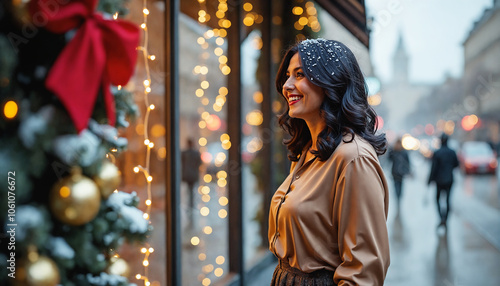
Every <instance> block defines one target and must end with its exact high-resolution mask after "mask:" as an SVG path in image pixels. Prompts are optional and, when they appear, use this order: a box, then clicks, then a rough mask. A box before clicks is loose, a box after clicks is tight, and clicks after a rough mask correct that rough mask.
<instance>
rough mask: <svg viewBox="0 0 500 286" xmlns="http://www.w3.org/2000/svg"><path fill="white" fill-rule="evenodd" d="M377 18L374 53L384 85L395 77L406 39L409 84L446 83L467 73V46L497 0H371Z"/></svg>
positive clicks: (368, 1) (372, 44)
mask: <svg viewBox="0 0 500 286" xmlns="http://www.w3.org/2000/svg"><path fill="white" fill-rule="evenodd" d="M365 4H366V7H367V12H368V16H371V17H373V18H374V24H373V26H372V29H373V32H372V34H371V40H370V53H371V56H372V63H373V66H374V71H375V73H376V75H377V76H379V77H380V78H381V79H382V81H387V80H389V79H390V78H391V76H392V55H393V53H394V49H395V48H396V44H397V40H398V37H399V36H398V35H399V33H402V35H403V39H404V43H405V45H406V48H407V51H408V53H409V55H410V63H409V65H410V73H409V76H410V81H411V82H416V83H437V82H441V81H442V80H443V79H444V78H445V75H446V74H447V73H448V74H451V75H452V76H454V77H458V76H460V75H461V74H462V70H463V48H462V43H463V42H464V40H465V39H466V37H467V35H468V34H469V32H470V30H471V29H472V27H473V24H474V22H475V21H476V20H478V19H479V18H480V17H481V15H482V14H483V11H484V9H485V8H489V7H492V5H493V0H366V1H365Z"/></svg>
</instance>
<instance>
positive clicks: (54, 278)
mask: <svg viewBox="0 0 500 286" xmlns="http://www.w3.org/2000/svg"><path fill="white" fill-rule="evenodd" d="M16 279H18V282H20V283H18V284H17V285H30V286H31V285H32V286H55V285H58V284H59V282H60V280H61V278H60V275H59V269H58V268H57V265H56V264H55V262H54V261H53V260H52V259H50V258H48V257H46V256H39V255H38V253H37V252H30V254H29V255H28V260H27V261H26V262H25V263H21V265H20V266H19V269H18V275H17V277H16Z"/></svg>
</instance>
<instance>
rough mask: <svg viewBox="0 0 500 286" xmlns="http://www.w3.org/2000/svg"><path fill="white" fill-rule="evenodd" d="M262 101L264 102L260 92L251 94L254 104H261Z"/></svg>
mask: <svg viewBox="0 0 500 286" xmlns="http://www.w3.org/2000/svg"><path fill="white" fill-rule="evenodd" d="M263 100H264V95H263V94H262V92H260V91H256V92H255V93H254V94H253V101H255V103H262V101H263Z"/></svg>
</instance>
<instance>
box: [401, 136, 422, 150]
mask: <svg viewBox="0 0 500 286" xmlns="http://www.w3.org/2000/svg"><path fill="white" fill-rule="evenodd" d="M401 143H402V145H403V148H405V149H406V150H418V149H419V148H420V141H419V140H418V139H417V138H415V137H413V136H411V135H410V134H405V135H403V138H402V139H401Z"/></svg>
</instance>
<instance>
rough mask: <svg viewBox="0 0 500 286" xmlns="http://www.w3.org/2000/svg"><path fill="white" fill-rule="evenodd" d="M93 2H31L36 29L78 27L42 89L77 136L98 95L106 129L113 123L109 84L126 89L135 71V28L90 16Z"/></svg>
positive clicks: (39, 0)
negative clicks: (60, 106)
mask: <svg viewBox="0 0 500 286" xmlns="http://www.w3.org/2000/svg"><path fill="white" fill-rule="evenodd" d="M97 1H98V0H72V1H68V0H57V1H56V0H32V1H31V3H30V12H31V15H32V16H33V21H34V23H35V24H37V23H42V24H44V25H43V27H44V28H46V29H47V30H49V31H51V32H53V33H65V32H68V31H70V30H72V29H75V28H78V30H77V32H76V34H75V36H74V37H73V39H71V40H70V42H69V43H68V44H67V45H66V46H65V47H64V49H63V50H62V52H61V54H60V55H59V57H58V58H57V60H56V62H55V63H54V65H53V66H52V68H51V70H50V71H49V73H48V75H47V79H46V81H45V86H46V88H47V89H48V90H50V91H51V92H53V93H54V94H55V95H56V96H57V97H58V98H59V99H60V100H61V102H62V103H63V105H64V106H65V107H66V109H67V110H68V113H69V115H70V117H71V119H72V120H73V123H74V124H75V127H76V129H77V131H78V132H80V131H82V130H83V129H85V128H86V127H87V124H88V121H89V119H90V117H91V116H92V111H93V109H94V105H95V102H96V99H97V96H98V94H99V89H101V90H102V94H103V96H104V103H105V105H106V114H107V116H108V121H109V122H108V124H109V125H112V126H113V125H114V124H115V104H114V98H113V95H112V94H111V91H110V87H109V85H110V83H111V84H113V85H125V84H126V83H127V82H128V80H129V79H130V77H131V76H132V74H133V72H134V67H135V61H136V59H137V54H136V53H137V52H136V47H137V45H138V44H139V29H138V28H137V27H136V26H135V25H134V24H132V23H130V22H126V21H122V20H106V19H104V18H103V17H102V15H100V14H97V13H95V12H94V11H95V7H96V5H97Z"/></svg>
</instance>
